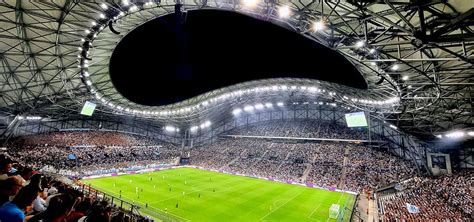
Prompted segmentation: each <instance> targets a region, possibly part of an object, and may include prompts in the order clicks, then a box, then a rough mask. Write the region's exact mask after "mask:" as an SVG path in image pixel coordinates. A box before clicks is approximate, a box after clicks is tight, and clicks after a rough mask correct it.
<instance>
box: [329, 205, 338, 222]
mask: <svg viewBox="0 0 474 222" xmlns="http://www.w3.org/2000/svg"><path fill="white" fill-rule="evenodd" d="M338 215H339V205H338V204H333V205H331V207H330V208H329V218H332V219H337V216H338Z"/></svg>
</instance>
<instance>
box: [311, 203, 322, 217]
mask: <svg viewBox="0 0 474 222" xmlns="http://www.w3.org/2000/svg"><path fill="white" fill-rule="evenodd" d="M319 207H321V203H319V204H318V206H317V207H315V208H314V210H313V211H311V214H309V216H308V218H310V219H313V218H311V216H312V215H313V214H314V212H316V210H317V209H319Z"/></svg>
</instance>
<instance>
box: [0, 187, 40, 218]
mask: <svg viewBox="0 0 474 222" xmlns="http://www.w3.org/2000/svg"><path fill="white" fill-rule="evenodd" d="M37 196H38V191H37V190H35V189H31V188H28V187H23V188H22V189H21V190H20V192H18V194H17V195H16V196H15V198H13V200H12V201H11V202H6V203H5V204H4V205H3V206H2V207H0V221H2V222H3V221H8V222H24V221H25V213H28V212H29V211H30V210H31V208H32V206H31V205H32V204H33V201H34V200H35V199H36V197H37Z"/></svg>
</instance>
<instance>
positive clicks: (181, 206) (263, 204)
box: [83, 168, 354, 221]
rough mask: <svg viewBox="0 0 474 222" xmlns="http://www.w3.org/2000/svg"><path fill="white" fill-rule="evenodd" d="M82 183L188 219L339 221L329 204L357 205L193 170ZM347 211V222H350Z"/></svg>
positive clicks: (335, 195)
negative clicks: (334, 217) (331, 216)
mask: <svg viewBox="0 0 474 222" xmlns="http://www.w3.org/2000/svg"><path fill="white" fill-rule="evenodd" d="M150 177H151V178H152V179H151V181H150ZM130 181H131V182H130ZM83 182H84V183H85V184H91V185H92V187H94V188H96V189H98V190H101V191H103V192H105V193H108V194H111V195H114V196H119V192H120V191H121V192H122V198H123V199H125V200H127V201H130V202H132V201H134V202H135V203H140V205H143V206H144V205H145V204H148V209H146V210H143V211H142V212H144V213H146V214H150V210H152V211H154V212H157V213H159V214H165V212H166V213H167V214H169V215H174V216H173V217H175V218H181V219H182V220H184V221H336V220H334V219H328V218H329V207H330V206H331V204H339V205H340V206H341V209H342V207H343V206H344V204H345V203H346V201H347V203H348V205H347V206H348V207H349V208H351V209H352V205H353V203H354V196H353V195H350V194H345V193H339V192H331V191H326V190H321V189H314V188H308V187H303V186H298V185H291V184H285V183H279V182H273V181H267V180H262V179H256V178H250V177H244V176H236V175H229V174H224V173H217V172H210V171H205V170H199V169H194V168H177V169H169V170H163V171H157V172H152V173H145V174H131V175H123V176H115V177H105V178H98V179H90V180H83ZM114 184H115V185H114ZM137 187H138V190H139V192H138V195H137V192H136V190H137ZM142 189H143V191H141V190H142ZM170 190H171V191H170ZM143 208H144V207H143ZM147 212H148V213H147ZM348 212H349V211H347V213H346V214H347V216H346V215H345V218H344V219H343V221H348V220H349V214H348ZM155 216H156V215H155Z"/></svg>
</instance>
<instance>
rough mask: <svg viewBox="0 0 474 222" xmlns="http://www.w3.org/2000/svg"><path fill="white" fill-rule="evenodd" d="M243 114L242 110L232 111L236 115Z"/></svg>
mask: <svg viewBox="0 0 474 222" xmlns="http://www.w3.org/2000/svg"><path fill="white" fill-rule="evenodd" d="M241 112H242V109H240V108H237V109H234V110H233V111H232V114H234V115H239V114H240V113H241Z"/></svg>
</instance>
